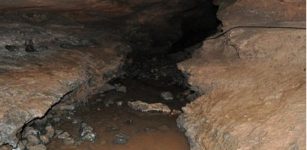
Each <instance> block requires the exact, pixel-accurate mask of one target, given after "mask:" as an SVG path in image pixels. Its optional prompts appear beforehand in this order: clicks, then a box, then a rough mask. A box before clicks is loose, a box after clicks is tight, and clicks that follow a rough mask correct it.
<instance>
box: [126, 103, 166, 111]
mask: <svg viewBox="0 0 307 150" xmlns="http://www.w3.org/2000/svg"><path fill="white" fill-rule="evenodd" d="M128 106H129V107H130V108H132V109H134V110H138V111H141V112H162V113H170V112H171V109H170V108H169V107H168V106H167V105H165V104H162V103H152V104H148V103H145V102H143V101H133V102H128Z"/></svg>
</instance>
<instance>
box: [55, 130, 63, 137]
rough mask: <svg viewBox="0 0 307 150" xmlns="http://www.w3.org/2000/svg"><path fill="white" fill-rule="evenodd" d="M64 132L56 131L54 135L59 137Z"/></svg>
mask: <svg viewBox="0 0 307 150" xmlns="http://www.w3.org/2000/svg"><path fill="white" fill-rule="evenodd" d="M63 132H64V131H63V130H55V132H54V135H55V136H59V135H60V134H62V133H63Z"/></svg>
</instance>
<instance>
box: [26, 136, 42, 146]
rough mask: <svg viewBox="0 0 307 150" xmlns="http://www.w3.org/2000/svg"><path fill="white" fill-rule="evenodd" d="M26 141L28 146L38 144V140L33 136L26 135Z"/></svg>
mask: <svg viewBox="0 0 307 150" xmlns="http://www.w3.org/2000/svg"><path fill="white" fill-rule="evenodd" d="M26 139H27V140H28V145H37V144H39V143H40V140H39V139H38V137H37V136H35V135H28V136H27V138H26Z"/></svg>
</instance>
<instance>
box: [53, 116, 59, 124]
mask: <svg viewBox="0 0 307 150" xmlns="http://www.w3.org/2000/svg"><path fill="white" fill-rule="evenodd" d="M52 120H53V122H55V123H56V122H60V121H61V118H60V117H54V118H53V119H52Z"/></svg>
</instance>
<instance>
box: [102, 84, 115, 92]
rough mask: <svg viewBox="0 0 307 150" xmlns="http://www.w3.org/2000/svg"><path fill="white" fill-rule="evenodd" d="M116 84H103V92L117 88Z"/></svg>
mask: <svg viewBox="0 0 307 150" xmlns="http://www.w3.org/2000/svg"><path fill="white" fill-rule="evenodd" d="M115 89H116V88H115V86H113V85H111V84H108V83H106V84H105V85H103V86H102V87H101V89H100V91H101V92H106V91H111V90H115Z"/></svg>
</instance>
